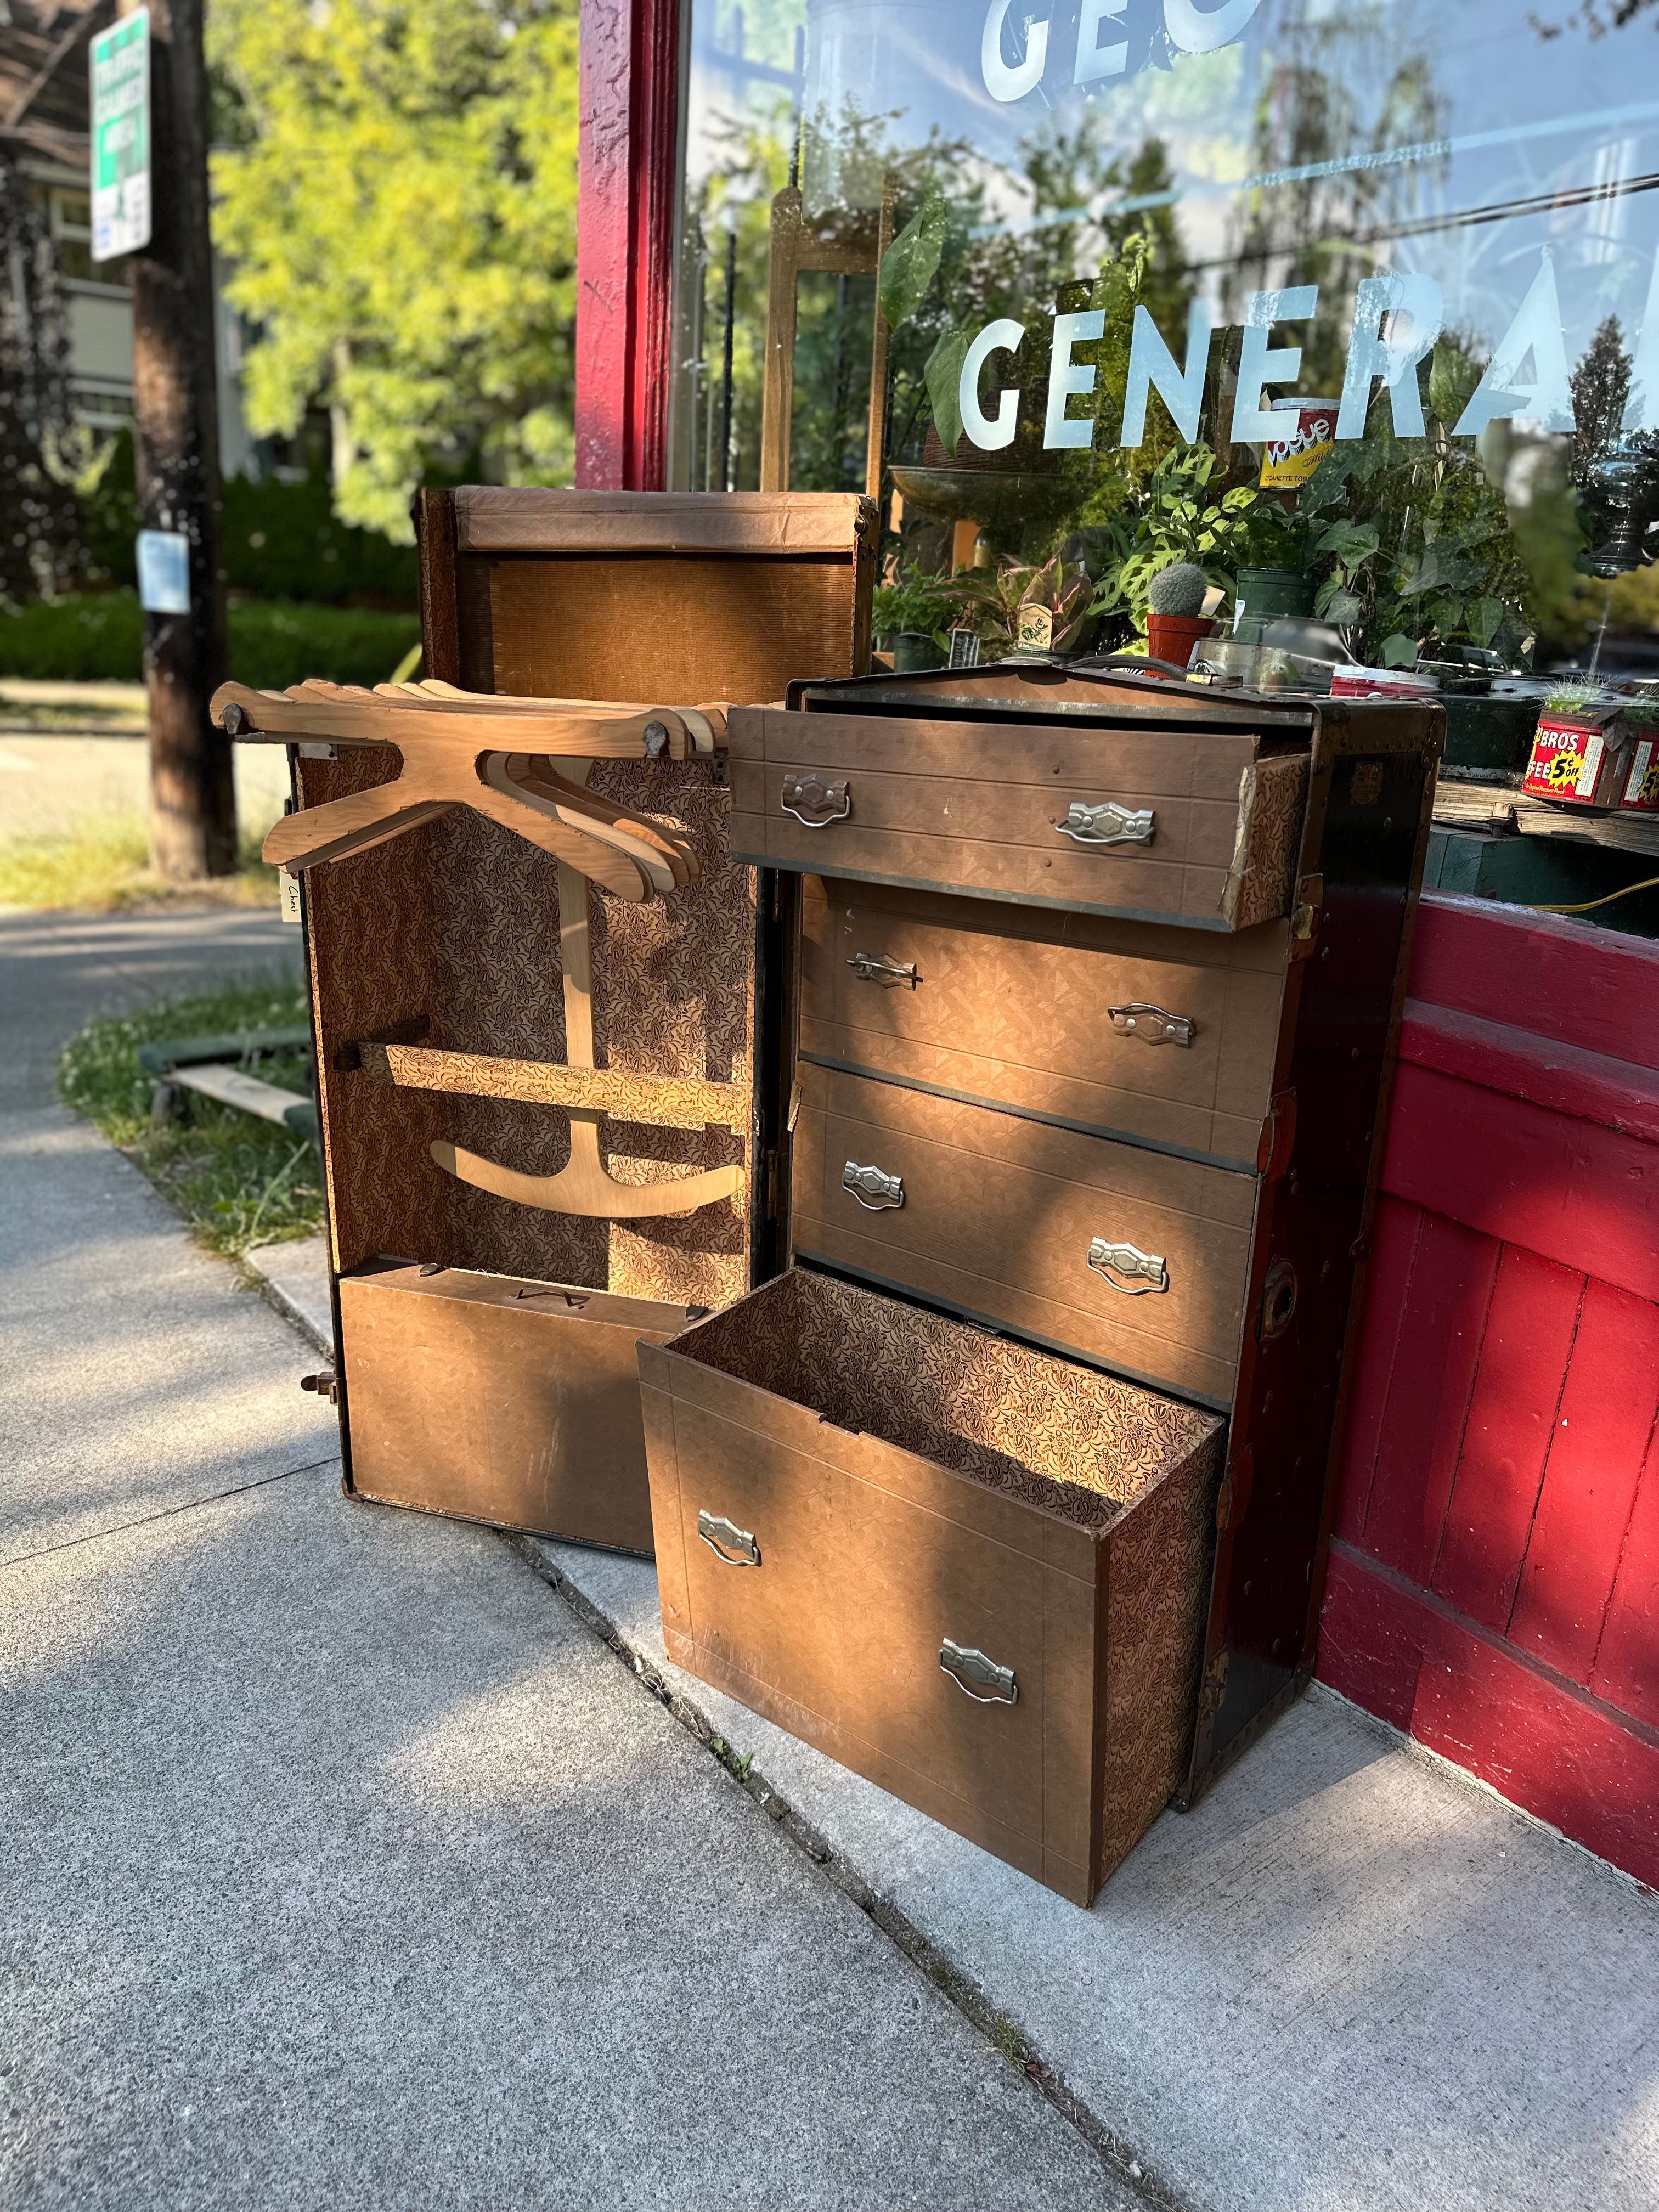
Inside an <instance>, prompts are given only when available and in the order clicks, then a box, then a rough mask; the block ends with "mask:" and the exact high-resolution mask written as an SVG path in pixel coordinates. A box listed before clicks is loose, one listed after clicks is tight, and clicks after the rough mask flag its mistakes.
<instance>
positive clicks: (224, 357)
mask: <svg viewBox="0 0 1659 2212" xmlns="http://www.w3.org/2000/svg"><path fill="white" fill-rule="evenodd" d="M115 13H116V10H115V6H114V0H0V155H5V156H9V158H10V159H11V160H12V161H14V162H15V164H16V165H17V167H18V168H19V170H20V171H21V173H22V175H23V176H24V178H25V179H27V183H28V185H29V186H30V188H31V190H32V191H33V192H34V194H35V195H36V197H37V198H38V200H39V202H40V205H41V207H42V209H43V211H44V212H45V214H46V220H47V222H48V224H49V226H50V229H51V234H52V240H53V243H54V246H55V247H56V249H57V260H58V277H59V281H60V282H61V283H62V286H63V290H64V302H65V305H66V307H67V308H68V311H69V322H70V380H71V383H72V385H73V387H74V394H75V408H76V415H77V416H78V417H79V419H80V420H81V421H82V422H85V423H86V424H88V427H89V428H94V429H98V430H102V431H110V430H121V429H125V428H127V427H128V425H129V424H130V423H131V420H132V295H131V283H130V281H129V276H128V271H127V264H126V263H125V261H105V262H94V260H93V258H92V200H91V186H90V177H89V165H90V146H91V139H90V129H91V126H90V117H89V113H88V107H89V94H88V45H89V43H90V41H91V40H92V38H93V36H94V33H96V32H98V31H100V30H103V29H104V28H105V27H106V26H107V25H108V24H110V23H111V22H112V21H114V19H115ZM3 281H4V282H6V283H9V284H10V285H12V286H14V287H15V285H16V284H17V282H18V276H17V272H16V271H15V270H6V271H5V272H4V276H3ZM213 312H214V320H215V325H216V337H217V348H216V350H217V357H218V364H219V464H220V467H221V469H222V472H223V473H224V475H226V476H227V477H232V476H247V477H263V476H265V475H269V474H275V475H278V476H282V475H288V474H290V473H292V474H298V475H303V474H304V473H305V471H304V469H303V467H299V468H296V469H289V468H288V467H286V466H284V464H285V463H288V462H289V461H291V460H297V459H300V458H301V457H300V456H299V455H297V454H296V455H289V453H287V451H286V450H285V448H284V447H283V445H282V444H281V442H280V441H279V442H278V443H277V444H276V445H273V444H272V443H271V442H269V441H257V442H256V441H254V440H252V439H251V438H250V437H249V435H248V432H247V425H246V422H244V421H243V418H242V409H241V359H242V329H241V323H240V318H239V317H238V315H237V314H236V313H235V311H234V308H232V307H229V306H228V304H227V303H226V301H224V298H223V295H222V290H221V288H220V285H219V283H218V271H217V268H216V270H215V283H214V306H213Z"/></svg>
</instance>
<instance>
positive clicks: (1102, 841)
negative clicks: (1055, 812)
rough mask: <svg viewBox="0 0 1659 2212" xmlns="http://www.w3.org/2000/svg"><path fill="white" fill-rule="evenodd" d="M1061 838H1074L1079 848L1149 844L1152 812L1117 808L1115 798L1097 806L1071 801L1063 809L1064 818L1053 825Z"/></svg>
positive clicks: (1148, 808)
mask: <svg viewBox="0 0 1659 2212" xmlns="http://www.w3.org/2000/svg"><path fill="white" fill-rule="evenodd" d="M1054 827H1055V829H1058V830H1059V832H1060V836H1062V837H1071V838H1074V839H1075V840H1076V842H1078V843H1079V845H1150V844H1151V843H1152V808H1151V807H1150V806H1143V807H1140V808H1139V809H1137V808H1133V807H1128V806H1120V805H1118V803H1117V801H1116V799H1103V800H1102V802H1101V804H1100V805H1098V806H1085V805H1084V803H1083V801H1082V800H1081V799H1073V801H1072V803H1071V805H1070V806H1068V807H1067V808H1066V819H1065V820H1064V821H1063V822H1056V823H1055V824H1054Z"/></svg>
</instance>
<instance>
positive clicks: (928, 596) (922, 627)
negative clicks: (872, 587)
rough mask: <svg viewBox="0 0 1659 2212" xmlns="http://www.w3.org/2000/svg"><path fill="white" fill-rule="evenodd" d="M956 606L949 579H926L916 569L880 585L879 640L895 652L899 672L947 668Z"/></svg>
mask: <svg viewBox="0 0 1659 2212" xmlns="http://www.w3.org/2000/svg"><path fill="white" fill-rule="evenodd" d="M956 605H957V591H956V587H955V586H952V585H951V583H950V581H949V580H947V579H946V578H945V577H943V576H925V575H923V574H921V572H920V570H918V569H915V568H909V569H903V568H896V569H895V571H894V574H893V576H892V578H891V580H890V581H889V582H887V583H885V584H879V585H878V586H877V587H876V593H875V598H874V601H873V604H872V623H873V626H874V630H875V635H876V640H877V642H878V646H880V647H882V649H883V650H884V651H890V653H892V656H893V667H894V670H895V671H896V673H898V674H901V675H903V674H907V673H910V672H913V671H915V670H917V669H921V668H942V667H943V666H944V665H945V654H946V652H947V649H948V643H949V636H950V629H951V622H952V620H953V619H954V617H955V611H956Z"/></svg>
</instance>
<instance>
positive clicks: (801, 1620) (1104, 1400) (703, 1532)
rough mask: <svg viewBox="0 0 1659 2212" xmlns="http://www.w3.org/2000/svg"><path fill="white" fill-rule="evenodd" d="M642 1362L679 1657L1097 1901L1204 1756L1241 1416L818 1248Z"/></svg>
mask: <svg viewBox="0 0 1659 2212" xmlns="http://www.w3.org/2000/svg"><path fill="white" fill-rule="evenodd" d="M639 1362H640V1376H641V1385H642V1396H643V1399H644V1402H645V1407H646V1434H647V1449H648V1455H649V1460H650V1470H651V1502H652V1512H653V1518H654V1521H655V1526H656V1540H657V1562H658V1576H659V1587H660V1589H661V1595H662V1611H663V1626H664V1631H665V1636H666V1639H667V1645H668V1650H669V1653H670V1655H671V1657H673V1659H674V1660H675V1661H676V1662H677V1663H678V1664H679V1665H681V1666H684V1667H685V1668H688V1669H689V1670H690V1672H692V1673H693V1674H697V1675H699V1676H701V1677H702V1680H706V1681H708V1682H712V1683H714V1685H715V1686H717V1687H718V1688H720V1689H722V1690H725V1691H726V1692H728V1693H729V1694H730V1695H732V1696H734V1697H736V1698H738V1699H741V1700H742V1701H743V1702H744V1704H746V1705H750V1706H751V1707H753V1708H754V1709H755V1710H756V1711H759V1712H762V1713H764V1714H765V1715H766V1716H767V1717H769V1718H770V1719H772V1720H775V1721H776V1722H778V1723H780V1724H781V1725H782V1726H784V1727H786V1728H787V1729H790V1730H791V1731H792V1732H793V1734H795V1735H799V1736H800V1737H802V1738H803V1739H804V1740H805V1741H808V1742H811V1743H813V1744H815V1745H817V1747H818V1748H819V1749H821V1750H823V1751H825V1752H827V1753H829V1755H830V1756H831V1757H833V1758H835V1759H839V1760H840V1761H841V1762H842V1764H843V1765H848V1766H851V1767H853V1768H854V1770H855V1771H858V1772H859V1773H861V1774H864V1775H866V1776H867V1777H868V1778H870V1779H871V1780H872V1781H874V1782H876V1783H878V1784H880V1785H881V1786H882V1787H883V1788H884V1789H886V1790H891V1791H892V1792H893V1794H894V1795H895V1796H899V1797H902V1798H903V1799H904V1800H905V1801H906V1802H908V1803H910V1804H913V1805H915V1806H917V1807H919V1808H921V1810H922V1811H924V1812H926V1813H927V1814H931V1815H932V1817H933V1818H934V1819H935V1820H940V1821H942V1822H943V1823H944V1824H945V1826H948V1827H951V1828H953V1829H955V1830H956V1831H957V1832H958V1833H959V1834H962V1835H965V1836H968V1837H970V1838H972V1839H973V1840H974V1841H975V1843H978V1844H981V1845H983V1846H984V1848H985V1849H987V1850H991V1851H994V1852H995V1853H996V1854H997V1856H998V1857H1001V1858H1005V1859H1006V1860H1008V1861H1009V1862H1010V1863H1012V1864H1013V1865H1015V1866H1018V1867H1020V1868H1021V1869H1024V1871H1025V1872H1026V1873H1028V1874H1030V1875H1034V1876H1036V1879H1037V1880H1039V1881H1043V1882H1046V1883H1047V1884H1048V1887H1050V1888H1053V1889H1056V1890H1058V1891H1060V1893H1061V1894H1062V1895H1064V1896H1066V1897H1069V1898H1071V1899H1073V1901H1074V1902H1075V1903H1077V1904H1079V1905H1087V1904H1088V1903H1089V1902H1090V1901H1091V1899H1092V1898H1093V1897H1094V1895H1095V1893H1096V1891H1097V1889H1098V1887H1099V1886H1100V1884H1101V1882H1102V1881H1103V1880H1104V1879H1105V1877H1106V1875H1108V1874H1109V1873H1110V1871H1111V1869H1112V1868H1113V1867H1115V1865H1116V1864H1117V1863H1118V1862H1119V1861H1120V1860H1121V1858H1122V1857H1123V1856H1124V1855H1125V1853H1126V1852H1127V1851H1128V1850H1130V1848H1131V1847H1132V1846H1133V1844H1134V1843H1135V1841H1136V1840H1137V1838H1139V1836H1140V1835H1141V1834H1143V1833H1144V1832H1145V1831H1146V1828H1147V1827H1148V1826H1150V1825H1151V1823H1152V1821H1153V1820H1155V1819H1156V1818H1157V1816H1158V1813H1159V1812H1160V1811H1161V1810H1162V1808H1163V1807H1164V1804H1165V1803H1167V1802H1168V1800H1169V1797H1170V1794H1171V1792H1172V1791H1173V1790H1174V1789H1175V1787H1176V1784H1177V1782H1178V1780H1179V1778H1180V1776H1181V1774H1182V1771H1184V1762H1185V1759H1186V1755H1187V1748H1188V1740H1189V1738H1190V1735H1191V1731H1192V1727H1193V1722H1194V1712H1195V1708H1196V1699H1197V1688H1198V1669H1199V1660H1200V1639H1201V1636H1202V1630H1203V1623H1204V1617H1205V1608H1206V1603H1207V1599H1208V1585H1209V1572H1210V1558H1211V1548H1212V1537H1213V1522H1214V1510H1215V1498H1216V1492H1217V1488H1218V1483H1219V1480H1220V1470H1221V1444H1222V1433H1223V1425H1222V1423H1221V1422H1220V1421H1218V1420H1217V1419H1215V1418H1214V1417H1213V1416H1212V1415H1209V1414H1206V1413H1199V1412H1197V1411H1195V1410H1194V1409H1193V1408H1192V1407H1186V1406H1181V1405H1177V1404H1176V1403H1174V1402H1173V1401H1170V1400H1168V1399H1164V1398H1159V1397H1157V1396H1154V1395H1152V1393H1150V1392H1148V1391H1145V1390H1140V1389H1135V1388H1134V1387H1133V1386H1132V1385H1129V1384H1127V1383H1119V1382H1116V1381H1115V1380H1114V1379H1113V1378H1111V1377H1109V1376H1103V1375H1099V1374H1096V1373H1093V1372H1091V1370H1086V1369H1084V1368H1079V1367H1075V1366H1073V1365H1070V1364H1067V1363H1066V1362H1065V1361H1062V1360H1058V1359H1054V1358H1048V1356H1047V1355H1045V1354H1043V1353H1042V1352H1034V1351H1031V1350H1030V1349H1029V1348H1027V1347H1026V1346H1020V1345H1012V1344H1007V1343H1003V1342H1000V1341H999V1340H996V1339H994V1338H990V1337H987V1336H985V1335H983V1334H981V1333H980V1332H978V1331H976V1330H974V1329H971V1328H966V1327H964V1326H963V1325H962V1324H961V1323H960V1322H953V1321H951V1320H949V1319H947V1318H946V1317H945V1316H942V1315H939V1314H933V1313H928V1312H926V1311H924V1310H921V1309H918V1308H915V1307H911V1306H907V1305H903V1304H900V1303H899V1302H898V1301H896V1300H895V1299H890V1298H885V1297H880V1296H879V1295H878V1294H877V1293H875V1292H873V1291H866V1290H862V1289H860V1288H859V1287H858V1286H856V1285H853V1284H849V1283H845V1282H841V1281H837V1280H836V1279H833V1278H830V1277H829V1276H824V1275H818V1274H813V1273H807V1272H805V1271H802V1270H799V1269H793V1270H791V1272H790V1273H788V1274H787V1275H784V1276H781V1277H780V1278H778V1279H776V1280H775V1281H774V1282H771V1283H769V1284H766V1285H764V1286H763V1288H762V1289H760V1290H758V1291H753V1292H751V1293H750V1296H749V1297H746V1298H744V1299H743V1300H741V1301H740V1302H739V1303H738V1304H737V1305H735V1306H732V1307H728V1308H727V1309H726V1311H725V1312H723V1313H721V1314H720V1315H718V1316H714V1318H713V1319H712V1320H710V1321H708V1322H702V1323H700V1324H698V1325H697V1326H696V1328H692V1329H690V1330H689V1331H687V1332H686V1333H685V1334H683V1335H681V1336H680V1337H678V1338H677V1339H676V1340H674V1341H673V1342H672V1343H671V1345H670V1346H667V1347H666V1348H664V1349H656V1348H653V1347H652V1346H649V1345H646V1344H642V1345H641V1349H640V1353H639Z"/></svg>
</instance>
